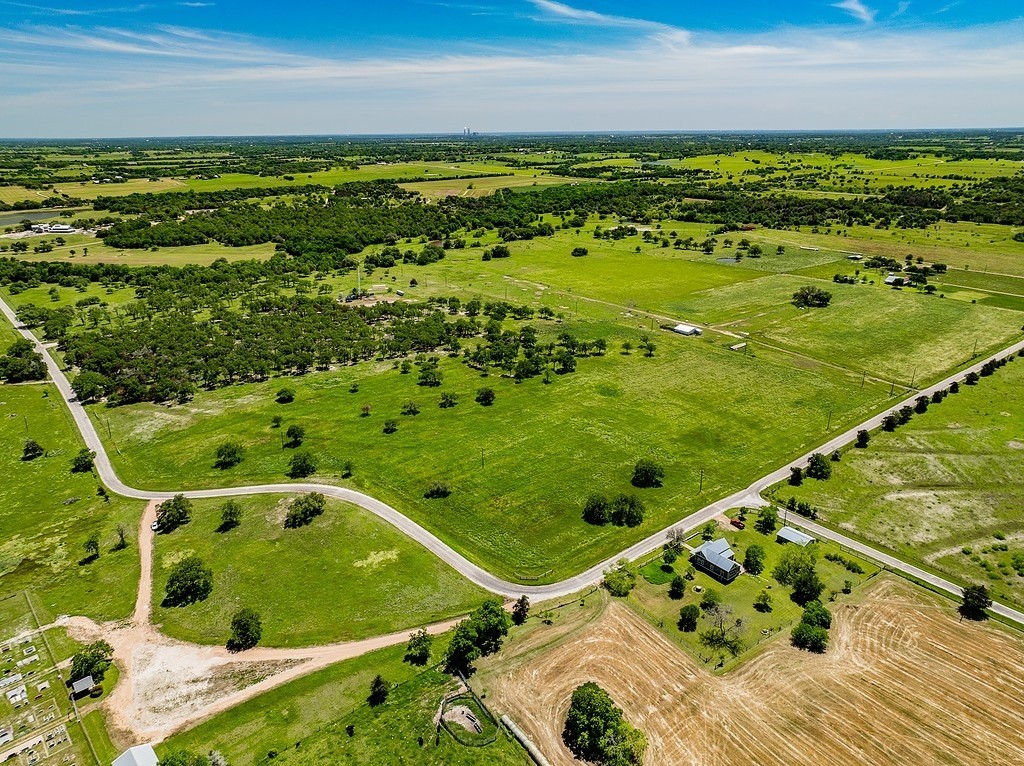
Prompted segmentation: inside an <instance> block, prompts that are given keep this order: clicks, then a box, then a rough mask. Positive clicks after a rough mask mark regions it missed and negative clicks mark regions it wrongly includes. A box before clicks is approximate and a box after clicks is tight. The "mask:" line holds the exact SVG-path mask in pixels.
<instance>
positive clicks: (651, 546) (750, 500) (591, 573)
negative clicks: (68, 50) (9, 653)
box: [0, 299, 1024, 625]
mask: <svg viewBox="0 0 1024 766" xmlns="http://www.w3.org/2000/svg"><path fill="white" fill-rule="evenodd" d="M0 312H2V313H3V314H4V315H5V316H6V317H7V319H8V320H9V321H10V322H11V324H13V325H14V327H15V328H16V329H17V331H18V332H19V333H20V334H21V335H22V336H23V337H25V338H27V339H28V340H30V341H31V342H32V343H33V344H34V345H35V347H36V350H37V351H39V353H41V354H42V355H43V359H44V360H45V361H46V366H47V369H48V371H49V373H50V377H51V378H52V379H53V382H54V384H55V385H56V386H57V389H58V390H59V391H60V393H61V396H62V397H63V398H64V401H65V402H66V403H67V405H68V409H69V410H70V412H71V417H72V418H74V421H75V425H76V426H78V430H79V431H80V432H81V434H82V438H83V439H84V440H85V443H86V445H87V446H88V447H89V449H91V450H93V451H94V452H95V453H96V459H95V464H96V471H97V473H98V474H99V477H100V480H101V481H103V483H104V484H105V485H106V486H107V487H108V488H109V489H110V490H111V491H113V492H115V493H117V494H119V495H123V496H125V497H132V498H136V499H139V500H166V499H168V498H170V497H173V496H174V495H175V494H177V493H175V492H147V491H145V490H140V489H135V488H134V487H129V486H128V485H127V484H125V483H124V482H122V481H121V480H120V479H119V478H118V476H117V473H115V471H114V467H113V465H112V464H111V462H110V456H109V455H108V454H107V451H106V448H105V447H104V446H103V442H102V441H101V440H100V437H99V434H98V433H97V432H96V428H95V426H94V425H93V423H92V421H91V420H90V419H89V416H88V414H86V411H85V408H84V407H83V406H82V404H81V403H80V402H79V401H78V399H77V398H76V397H75V394H74V392H73V391H72V389H71V384H70V382H69V381H68V378H67V376H66V375H65V374H64V371H63V370H61V368H60V365H58V364H57V362H56V361H55V360H54V359H53V357H52V356H50V354H49V353H47V351H46V349H45V348H44V347H43V345H42V344H41V343H40V342H39V339H38V338H36V336H35V334H34V333H32V331H30V330H29V329H28V328H27V327H25V326H24V325H23V324H22V323H21V322H20V321H19V320H18V318H17V315H16V314H15V313H14V311H13V310H12V309H11V307H10V306H8V305H7V303H6V302H5V301H4V300H2V299H0ZM1022 348H1024V341H1018V342H1017V343H1015V344H1013V345H1012V346H1010V347H1008V348H1005V349H1003V350H1002V351H1000V352H998V353H997V354H994V355H992V356H991V357H989V359H997V358H1000V357H1004V356H1007V355H1010V354H1015V353H1017V352H1018V351H1019V350H1020V349H1022ZM987 361H988V359H983V360H981V361H979V362H978V363H976V364H974V365H973V366H971V367H969V368H967V369H965V370H961V371H960V372H958V373H956V374H955V375H951V376H949V377H948V378H946V379H945V380H942V381H940V382H938V383H936V384H934V385H932V386H929V387H928V388H925V389H921V390H920V391H918V392H916V393H915V394H914V395H913V396H911V397H910V398H908V399H905V400H903V401H900V402H898V403H897V404H896V405H894V406H893V407H891V408H889V409H887V410H886V411H884V412H881V413H879V414H878V415H875V416H874V417H872V418H869V419H868V420H866V421H864V422H863V423H860V424H859V425H857V426H854V427H853V428H851V429H849V430H847V431H844V432H843V433H841V434H838V435H837V436H835V437H833V438H832V439H830V440H829V441H827V442H825V443H824V444H822V445H820V446H818V447H817V448H815V449H814V450H812V451H811V452H808V453H807V454H806V455H804V456H803V457H800V458H798V459H797V460H795V461H793V462H791V463H787V464H786V465H784V466H782V467H781V468H779V469H778V470H776V471H773V472H772V473H770V474H768V475H767V476H763V477H762V478H760V479H758V480H757V481H755V482H754V483H753V484H751V485H750V486H749V487H747V488H746V489H743V490H740V491H739V492H735V493H733V494H732V495H729V496H728V497H724V498H722V499H721V500H717V501H715V502H713V503H711V504H710V505H707V506H705V507H704V508H702V509H700V510H699V511H696V512H694V513H691V514H690V515H689V516H686V517H684V518H683V519H680V520H679V521H678V522H676V523H675V524H673V525H671V526H670V527H667V528H665V529H663V530H661V531H659V532H655V533H654V534H652V535H650V536H649V537H647V538H645V539H643V540H641V541H640V542H638V543H636V544H634V545H632V546H630V547H629V548H627V549H626V550H624V551H622V552H620V553H618V554H616V555H615V556H612V557H611V558H609V559H607V560H605V561H602V562H601V563H599V564H595V565H594V566H592V567H590V568H589V569H587V570H585V571H583V572H580V573H579V574H577V575H575V576H573V577H569V578H567V579H565V580H562V581H560V582H556V583H550V584H548V585H518V584H516V583H513V582H508V581H507V580H502V579H501V578H499V577H496V576H494V575H493V574H491V573H490V572H488V571H487V570H485V569H483V568H481V567H479V566H477V565H476V564H474V563H473V562H472V561H470V560H469V559H467V558H466V557H465V556H463V555H462V554H461V553H459V552H458V551H456V550H455V549H453V548H452V547H451V546H449V545H448V544H447V543H445V542H444V541H443V540H441V539H439V538H438V537H437V536H435V535H434V534H432V533H430V532H428V531H427V530H426V529H424V528H423V527H421V526H420V525H419V524H417V523H416V522H415V521H413V520H412V519H409V518H407V517H406V516H404V515H403V514H401V513H399V512H398V511H397V510H395V509H394V508H392V507H391V506H390V505H388V504H387V503H383V502H381V501H380V500H377V499H376V498H374V497H370V496H369V495H366V494H363V493H362V492H357V491H355V490H353V489H348V488H346V487H336V486H333V485H329V484H314V483H308V482H303V483H291V482H288V483H281V484H258V485H253V486H247V487H224V488H221V489H203V490H191V491H186V492H183V493H182V494H184V495H185V496H186V497H190V498H209V497H234V496H238V495H258V494H281V493H295V492H321V493H323V494H324V495H327V496H329V497H334V498H337V499H339V500H344V501H346V502H349V503H352V504H354V505H358V506H360V507H361V508H365V509H366V510H368V511H370V512H371V513H374V514H376V515H377V516H379V517H380V518H382V519H384V520H385V521H387V522H388V523H389V524H391V525H393V526H394V527H396V528H398V529H399V530H401V531H402V532H404V533H405V534H406V535H408V536H409V537H411V538H412V539H413V540H415V541H416V542H418V543H419V544H420V545H422V546H423V547H425V548H426V549H427V550H429V551H430V552H432V553H433V554H434V555H436V556H437V557H438V558H440V559H441V560H442V561H444V562H445V563H447V564H448V565H449V566H450V567H452V568H453V569H455V570H456V571H457V572H459V574H461V575H462V576H464V577H465V578H466V579H468V580H470V581H471V582H473V583H476V584H477V585H479V586H481V587H483V588H485V589H487V590H489V591H491V592H492V593H495V594H497V595H499V596H503V597H506V598H517V597H518V596H520V595H523V594H525V595H527V596H530V597H531V598H533V599H550V598H561V597H564V596H569V595H572V594H573V593H578V592H579V591H581V590H583V589H585V588H587V587H590V586H592V585H595V584H597V583H598V582H600V581H601V579H602V577H603V575H604V572H605V571H606V570H607V569H608V568H609V567H611V566H614V564H615V563H616V562H617V561H619V560H621V559H628V560H633V559H637V558H639V557H641V556H643V555H646V554H648V553H651V552H652V551H655V550H657V549H658V548H660V547H661V546H662V545H663V544H664V542H665V539H666V536H667V534H668V533H669V532H670V531H671V530H673V529H682V530H689V529H693V528H694V527H697V526H700V525H701V524H704V523H706V522H707V521H708V520H710V519H712V518H714V517H715V516H717V515H719V514H722V513H724V512H725V511H727V510H729V509H730V508H736V507H739V506H746V507H750V508H753V507H760V506H764V505H767V502H766V501H765V500H764V499H763V498H762V497H761V493H762V492H763V491H764V490H766V489H767V488H768V487H770V486H772V485H773V484H777V483H778V482H780V481H784V480H786V479H788V478H789V474H790V470H789V469H790V468H791V467H792V466H797V465H801V466H802V465H806V463H807V461H808V459H809V458H810V456H811V454H812V453H813V452H824V453H826V454H827V453H829V452H832V451H833V450H836V449H839V448H840V447H843V446H845V445H847V444H849V443H851V442H852V441H853V440H854V439H856V436H857V431H859V430H861V429H866V430H869V431H870V430H873V429H875V428H878V427H879V426H881V424H882V420H883V418H885V416H886V415H888V414H889V413H890V412H892V411H894V410H897V409H899V408H900V407H902V406H903V405H905V404H913V401H914V399H916V398H917V397H918V396H931V395H932V393H934V392H935V391H938V390H940V389H944V388H948V387H949V384H950V383H952V382H953V381H954V380H961V379H962V378H963V376H965V375H966V374H967V373H968V372H972V371H975V372H976V371H978V370H980V369H981V367H982V365H983V364H984V363H985V362H987ZM792 523H793V524H796V525H798V526H804V527H806V528H808V529H810V530H812V531H813V532H814V533H815V534H816V535H817V536H819V537H823V538H827V539H830V540H834V541H836V542H839V543H840V544H842V545H845V546H846V547H848V548H850V549H851V550H855V551H858V552H859V553H862V554H864V555H865V556H867V557H868V558H871V559H873V560H875V561H878V562H880V563H882V564H885V565H886V566H888V567H889V568H891V569H895V570H899V571H901V572H904V573H906V574H909V575H911V576H913V577H916V578H918V579H920V580H922V581H924V582H927V583H929V584H930V585H932V586H934V587H936V588H938V589H940V590H942V591H945V592H947V593H950V594H952V595H955V596H960V595H961V593H962V589H961V588H960V587H959V586H958V585H955V584H954V583H951V582H949V581H948V580H945V579H943V578H941V577H938V576H936V575H933V574H931V573H929V572H925V571H924V570H922V569H919V568H917V567H915V566H912V565H910V564H907V563H905V562H903V561H901V560H899V559H897V558H895V557H893V556H890V555H889V554H887V553H884V552H882V551H879V550H877V549H874V548H872V547H870V546H868V545H865V544H863V543H859V542H857V541H855V540H851V539H850V538H848V537H846V536H844V535H842V534H840V533H838V532H835V531H834V530H831V529H828V528H827V527H823V526H821V525H818V524H813V523H811V522H809V521H807V520H804V519H802V518H797V519H793V520H792ZM992 611H993V612H996V613H998V614H1000V615H1003V616H1004V617H1008V618H1010V619H1012V620H1014V621H1016V622H1017V623H1019V624H1022V625H1024V612H1019V611H1017V610H1016V609H1011V608H1010V607H1007V606H1005V605H1003V604H993V606H992Z"/></svg>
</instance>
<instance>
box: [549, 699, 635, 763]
mask: <svg viewBox="0 0 1024 766" xmlns="http://www.w3.org/2000/svg"><path fill="white" fill-rule="evenodd" d="M562 740H563V741H564V742H565V744H566V746H568V748H569V750H571V751H572V754H573V755H575V756H576V757H577V758H579V759H580V760H581V761H587V762H589V763H594V764H599V765H600V766H634V765H636V766H639V764H641V763H643V758H644V753H645V752H646V751H647V738H646V737H645V736H644V734H643V732H641V731H640V730H639V729H636V728H634V727H633V726H632V725H631V724H630V723H629V722H628V721H626V719H625V718H624V717H623V715H622V710H621V709H620V708H618V707H617V706H616V705H615V703H614V702H613V701H612V698H611V697H610V696H609V695H608V692H606V691H605V690H604V689H602V688H601V687H600V686H598V685H597V684H596V683H594V682H593V681H589V682H587V683H585V684H583V685H581V686H578V687H576V690H575V691H574V692H573V693H572V701H571V702H570V704H569V712H568V714H567V715H566V719H565V728H564V730H563V731H562Z"/></svg>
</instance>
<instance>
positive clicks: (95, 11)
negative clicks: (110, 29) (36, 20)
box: [0, 0, 151, 16]
mask: <svg viewBox="0 0 1024 766" xmlns="http://www.w3.org/2000/svg"><path fill="white" fill-rule="evenodd" d="M0 5H9V6H12V7H14V8H25V9H27V10H30V11H34V12H35V13H37V14H40V15H46V16H103V15H106V14H115V13H138V12H139V11H144V10H146V9H147V8H150V7H151V6H149V5H147V4H139V5H128V6H122V7H119V8H55V7H53V6H48V5H33V4H31V3H16V2H10V0H0Z"/></svg>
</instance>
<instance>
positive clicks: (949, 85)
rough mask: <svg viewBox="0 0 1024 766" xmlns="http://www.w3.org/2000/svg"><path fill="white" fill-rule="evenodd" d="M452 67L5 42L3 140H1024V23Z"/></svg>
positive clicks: (164, 31)
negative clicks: (627, 134) (1014, 135)
mask: <svg viewBox="0 0 1024 766" xmlns="http://www.w3.org/2000/svg"><path fill="white" fill-rule="evenodd" d="M632 28H633V27H630V29H632ZM447 50H448V51H449V52H448V53H447V55H444V54H442V55H439V53H438V50H437V49H436V47H430V48H424V49H423V50H421V51H415V50H409V49H406V50H405V51H403V52H401V53H399V52H392V53H391V54H389V55H386V54H384V53H377V54H374V55H367V56H355V55H350V54H349V55H346V54H332V55H313V54H309V53H306V52H296V51H295V50H291V49H288V48H286V47H285V46H283V45H281V44H274V43H271V42H269V41H265V40H261V39H257V38H253V37H248V36H243V35H237V34H226V33H221V32H215V31H210V30H199V29H192V28H186V27H150V28H143V27H134V28H132V29H124V28H117V29H114V28H93V29H81V28H69V27H64V26H61V25H59V24H51V25H43V24H37V25H33V26H31V27H26V28H23V29H19V30H12V29H0V71H4V72H10V73H11V77H10V78H5V79H4V80H0V100H2V102H3V103H4V105H5V112H4V118H5V119H4V120H3V121H2V122H3V127H2V131H3V132H4V133H6V134H8V135H19V134H20V135H38V136H45V135H52V132H53V131H59V130H61V128H62V123H60V122H59V121H58V122H54V121H53V120H52V119H51V118H50V117H48V115H49V114H52V113H51V112H48V111H47V108H46V107H47V105H52V104H53V103H58V102H59V103H61V104H62V105H66V108H67V109H68V110H69V111H72V110H73V113H74V114H75V123H74V125H75V127H74V130H75V131H76V132H78V133H80V134H82V135H125V134H134V135H153V134H162V135H167V134H211V133H227V134H232V133H233V134H238V133H247V134H252V133H309V132H334V133H337V132H351V133H359V132H393V131H396V130H406V131H410V132H411V131H434V130H446V129H449V128H453V127H454V129H458V128H460V127H461V126H462V125H464V124H472V125H473V126H474V128H476V129H478V130H482V131H483V130H585V129H591V130H593V129H607V130H613V129H619V130H623V129H642V128H663V129H752V128H777V129H785V128H807V129H811V128H836V129H840V128H869V127H901V128H903V127H915V126H917V127H928V126H935V125H941V126H954V127H955V126H982V125H985V124H988V125H1019V124H1024V102H1021V101H1020V100H1019V99H1007V98H1005V93H1008V92H1014V91H1013V88H1014V87H1016V85H1017V84H1019V83H1020V82H1022V81H1024V23H1022V22H1014V23H1008V24H1005V25H994V26H991V27H986V28H975V29H965V30H959V29H934V28H929V29H917V28H914V29H908V30H904V31H895V30H893V29H891V28H888V27H887V26H885V25H874V26H870V27H868V28H867V29H865V30H864V32H863V33H862V34H858V35H853V36H851V35H849V34H846V33H844V32H843V31H841V30H837V29H835V28H817V29H784V30H775V31H773V32H771V33H764V34H732V35H729V36H713V35H706V34H696V35H694V37H693V39H692V41H691V42H690V44H688V45H675V44H673V42H672V41H671V40H666V39H665V38H664V37H663V36H661V35H660V34H659V33H658V32H656V31H651V30H649V28H648V31H647V32H646V33H644V34H634V35H626V36H625V38H624V39H623V40H620V41H619V42H618V43H615V44H613V43H610V42H607V41H606V42H605V43H603V44H602V45H600V46H589V45H586V44H580V45H579V46H577V47H576V48H574V49H568V48H566V47H565V46H564V45H558V46H551V47H550V48H547V49H543V48H540V46H535V47H533V48H532V49H530V50H525V51H524V49H523V48H522V47H521V46H516V45H513V44H509V45H508V47H506V48H497V47H494V48H489V49H487V51H486V55H480V54H481V49H480V48H476V47H472V46H470V45H469V44H463V45H461V46H455V45H453V46H449V48H448V49H447ZM14 83H17V86H15V85H14ZM939 94H941V95H942V97H941V98H939V97H938V95H939ZM269 105H273V108H268V106H269Z"/></svg>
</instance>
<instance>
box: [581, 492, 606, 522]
mask: <svg viewBox="0 0 1024 766" xmlns="http://www.w3.org/2000/svg"><path fill="white" fill-rule="evenodd" d="M583 520H584V521H585V522H587V523H588V524H596V525H598V526H600V525H602V524H607V523H608V499H607V498H606V497H605V496H604V495H597V494H594V495H591V496H590V497H588V498H587V502H586V503H584V504H583Z"/></svg>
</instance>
